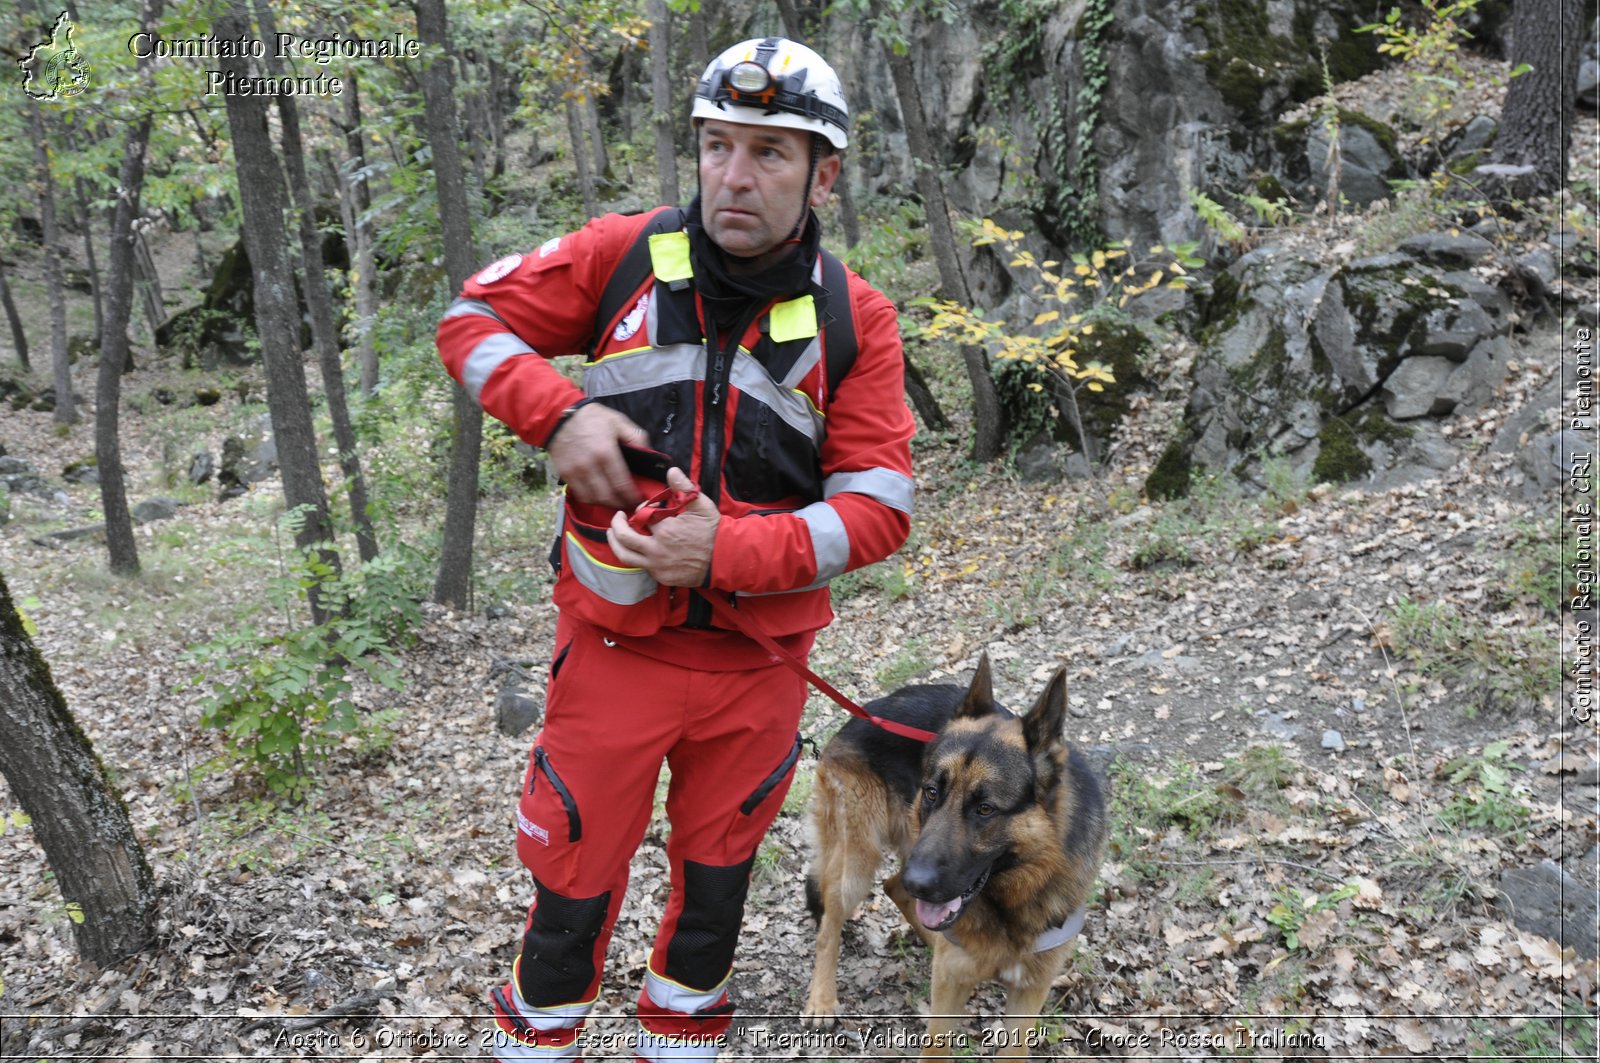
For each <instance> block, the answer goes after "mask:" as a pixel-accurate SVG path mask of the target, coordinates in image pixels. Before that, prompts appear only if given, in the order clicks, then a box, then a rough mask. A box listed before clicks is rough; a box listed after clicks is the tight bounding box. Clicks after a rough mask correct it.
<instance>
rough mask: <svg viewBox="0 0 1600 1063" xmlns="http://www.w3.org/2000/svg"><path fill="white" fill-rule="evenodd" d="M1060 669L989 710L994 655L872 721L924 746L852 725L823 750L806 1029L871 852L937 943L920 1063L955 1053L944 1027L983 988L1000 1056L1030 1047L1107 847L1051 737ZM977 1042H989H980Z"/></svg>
mask: <svg viewBox="0 0 1600 1063" xmlns="http://www.w3.org/2000/svg"><path fill="white" fill-rule="evenodd" d="M1066 707H1067V693H1066V671H1065V669H1061V670H1058V671H1057V672H1056V674H1055V675H1054V677H1052V678H1051V680H1050V683H1049V685H1048V686H1047V687H1046V688H1045V691H1044V693H1043V694H1041V695H1040V697H1039V700H1038V702H1037V703H1036V704H1035V705H1034V706H1033V708H1032V709H1031V710H1029V712H1028V714H1027V715H1026V716H1024V717H1022V718H1020V719H1019V718H1018V717H1017V716H1015V715H1013V714H1012V713H1011V712H1010V711H1009V710H1007V709H1006V708H1004V707H1003V706H1001V705H998V704H996V703H995V700H994V693H993V686H992V683H991V680H990V672H989V658H988V655H987V654H985V655H984V656H983V657H982V659H981V660H980V661H979V662H978V670H977V674H976V675H975V676H974V677H973V680H972V686H971V688H970V689H969V690H965V691H964V690H962V689H961V688H960V687H957V686H948V685H941V686H912V687H905V688H903V689H901V690H897V691H895V692H894V693H892V694H889V695H888V696H887V697H884V698H881V699H879V700H877V701H875V702H873V703H872V704H871V705H870V706H868V709H869V711H870V712H872V713H873V714H874V715H877V716H881V717H884V718H885V719H892V720H897V721H899V722H902V723H907V724H911V725H912V726H915V727H920V728H923V729H925V730H929V731H935V732H937V738H936V739H935V740H934V741H933V742H931V743H929V744H928V745H926V746H923V745H921V744H920V743H918V742H915V741H912V740H911V739H907V738H902V737H899V736H898V735H893V734H890V733H888V732H887V731H883V730H881V729H879V728H876V727H874V726H872V725H871V724H869V723H867V722H865V721H862V720H852V721H850V722H849V723H847V724H845V726H844V727H843V728H842V729H840V731H839V733H838V734H836V735H835V736H834V737H833V739H832V740H831V741H829V742H828V744H827V746H826V747H825V748H824V749H823V751H822V756H821V758H820V759H819V761H818V764H817V772H816V780H815V783H814V786H813V790H812V794H811V809H810V815H811V821H810V828H811V842H812V847H811V849H812V862H811V872H810V874H809V875H808V876H807V881H806V895H807V897H806V899H807V903H808V905H809V907H810V908H811V914H812V915H813V916H815V917H816V919H817V963H816V968H815V969H814V971H813V972H812V976H811V992H810V998H809V1000H808V1001H807V1003H806V1020H807V1021H808V1022H809V1023H811V1024H812V1025H817V1026H820V1025H823V1024H826V1023H829V1022H831V1021H833V1020H834V1019H835V1018H836V1017H837V1015H838V1011H839V995H838V966H839V942H840V934H841V932H842V930H843V927H844V922H845V920H846V919H848V918H849V917H850V916H851V915H852V914H853V913H854V912H855V910H856V908H857V906H858V905H860V904H861V902H862V901H863V900H865V899H866V896H867V894H868V893H869V892H871V890H872V886H873V882H874V880H875V879H876V878H877V870H878V865H879V862H880V860H881V859H882V851H883V850H885V849H888V850H892V851H894V852H896V853H898V854H899V857H900V872H899V873H898V874H896V875H894V876H893V877H891V878H889V879H888V880H887V881H885V882H884V884H883V888H884V892H885V893H887V894H888V895H889V897H890V898H892V899H893V900H894V902H895V904H897V905H898V906H899V907H900V910H901V911H902V912H903V913H905V917H906V919H907V921H909V922H910V923H911V925H912V926H914V927H916V929H917V930H918V931H919V932H920V933H921V935H922V936H923V938H924V939H926V940H927V941H928V942H929V943H930V944H931V945H932V946H933V1001H932V1010H931V1014H930V1017H929V1019H928V1029H927V1034H926V1037H925V1038H924V1040H923V1041H922V1042H921V1044H922V1048H923V1052H922V1058H924V1059H943V1058H947V1057H949V1056H951V1055H952V1054H953V1052H952V1047H953V1046H954V1042H955V1041H956V1038H955V1037H954V1019H955V1017H956V1016H957V1015H959V1014H960V1013H961V1012H962V1011H963V1010H964V1009H965V1007H966V1004H967V999H968V997H970V996H971V995H972V991H973V989H974V988H975V987H976V986H977V984H978V982H979V981H980V980H982V979H986V978H996V977H997V978H999V980H1000V981H1001V982H1002V983H1003V984H1004V985H1005V987H1006V1013H1007V1015H1006V1025H1007V1030H1006V1032H1005V1035H1004V1036H1003V1037H1000V1038H996V1039H995V1040H994V1042H993V1043H995V1044H996V1045H997V1047H998V1048H999V1049H1000V1051H999V1054H1000V1055H1001V1056H1007V1057H1021V1056H1026V1055H1028V1054H1029V1052H1028V1049H1029V1048H1030V1047H1035V1046H1037V1045H1038V1044H1040V1041H1039V1039H1038V1037H1037V1034H1036V1032H1035V1024H1036V1021H1037V1019H1038V1016H1039V1012H1040V1009H1041V1008H1042V1007H1043V1005H1044V1002H1045V997H1046V996H1047V995H1048V993H1049V991H1050V985H1051V983H1052V982H1053V981H1054V980H1055V977H1056V975H1057V974H1059V973H1060V971H1061V968H1062V965H1063V964H1064V963H1065V962H1066V959H1067V956H1068V954H1069V953H1070V952H1071V950H1070V949H1067V948H1063V947H1062V945H1064V944H1065V942H1066V941H1067V939H1069V938H1070V937H1071V936H1072V935H1073V933H1075V931H1076V928H1077V926H1081V924H1082V919H1083V908H1084V905H1085V903H1086V902H1087V901H1088V899H1089V895H1090V892H1091V890H1092V889H1093V887H1094V880H1095V874H1096V872H1097V871H1098V869H1099V867H1100V861H1101V859H1102V857H1103V855H1104V849H1105V841H1106V814H1105V801H1104V799H1103V797H1102V796H1101V792H1100V786H1099V784H1098V783H1097V782H1096V780H1095V776H1094V774H1093V772H1092V771H1091V769H1090V768H1089V765H1088V762H1087V761H1086V760H1085V759H1084V758H1083V755H1082V754H1081V753H1079V752H1078V751H1077V750H1076V749H1073V748H1072V747H1071V746H1069V745H1068V743H1067V742H1066V740H1065V739H1064V738H1063V737H1062V733H1061V732H1062V725H1063V722H1064V719H1065V715H1066ZM986 1040H987V1039H986Z"/></svg>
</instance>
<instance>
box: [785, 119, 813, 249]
mask: <svg viewBox="0 0 1600 1063" xmlns="http://www.w3.org/2000/svg"><path fill="white" fill-rule="evenodd" d="M821 161H822V137H821V136H820V135H818V134H816V133H812V134H811V165H810V167H809V168H808V169H807V170H806V189H805V191H804V192H801V193H800V217H799V218H797V219H796V220H795V223H794V228H793V229H792V230H791V231H790V233H789V235H788V236H786V237H784V239H783V241H782V242H783V243H784V244H798V243H799V242H800V230H802V229H804V228H805V225H806V216H807V215H808V214H810V213H811V185H812V183H813V182H815V181H816V179H817V164H818V163H820V162H821Z"/></svg>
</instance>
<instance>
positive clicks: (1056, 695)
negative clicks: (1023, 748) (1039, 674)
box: [1022, 668, 1067, 757]
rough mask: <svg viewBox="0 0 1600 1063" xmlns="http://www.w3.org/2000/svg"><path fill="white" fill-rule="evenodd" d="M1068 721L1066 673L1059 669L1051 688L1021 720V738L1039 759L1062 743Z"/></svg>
mask: <svg viewBox="0 0 1600 1063" xmlns="http://www.w3.org/2000/svg"><path fill="white" fill-rule="evenodd" d="M1066 720H1067V670H1066V669H1065V668H1057V669H1056V674H1055V675H1053V676H1051V677H1050V684H1049V685H1048V686H1046V687H1045V688H1044V693H1043V694H1040V695H1039V700H1038V701H1036V702H1034V705H1033V708H1031V709H1029V710H1028V715H1027V716H1025V717H1023V720H1022V736H1023V738H1025V739H1026V740H1027V743H1028V752H1029V753H1032V754H1033V755H1034V756H1035V757H1038V756H1039V755H1040V754H1041V753H1045V752H1048V751H1049V750H1050V749H1051V748H1053V747H1054V746H1056V745H1058V744H1060V742H1061V729H1062V727H1063V725H1065V723H1066Z"/></svg>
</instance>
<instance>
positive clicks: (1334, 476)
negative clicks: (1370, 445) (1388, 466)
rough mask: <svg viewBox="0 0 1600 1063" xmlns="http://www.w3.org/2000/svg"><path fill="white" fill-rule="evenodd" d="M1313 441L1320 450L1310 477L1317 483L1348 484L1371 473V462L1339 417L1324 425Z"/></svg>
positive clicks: (1346, 423) (1352, 431) (1351, 430)
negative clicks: (1318, 445) (1315, 440)
mask: <svg viewBox="0 0 1600 1063" xmlns="http://www.w3.org/2000/svg"><path fill="white" fill-rule="evenodd" d="M1317 442H1318V443H1319V444H1320V448H1319V449H1318V451H1317V460H1316V461H1315V462H1313V463H1312V466H1311V476H1312V478H1313V479H1314V480H1316V481H1317V482H1318V483H1349V482H1350V481H1352V480H1359V479H1361V478H1362V477H1363V476H1366V475H1367V474H1368V473H1370V472H1371V471H1372V459H1371V458H1369V457H1368V456H1367V452H1366V451H1364V450H1362V449H1361V443H1360V441H1359V440H1358V439H1357V438H1356V431H1355V429H1354V428H1352V427H1351V426H1350V424H1349V423H1348V422H1347V421H1345V420H1344V419H1343V418H1339V417H1335V418H1333V419H1331V420H1330V421H1328V422H1327V423H1326V424H1324V425H1323V426H1322V431H1321V432H1320V433H1319V434H1318V435H1317Z"/></svg>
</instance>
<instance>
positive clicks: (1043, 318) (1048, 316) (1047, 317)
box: [1033, 310, 1061, 327]
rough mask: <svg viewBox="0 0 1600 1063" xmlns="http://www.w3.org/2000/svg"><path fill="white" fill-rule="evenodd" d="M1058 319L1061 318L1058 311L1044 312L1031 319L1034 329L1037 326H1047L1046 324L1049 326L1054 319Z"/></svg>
mask: <svg viewBox="0 0 1600 1063" xmlns="http://www.w3.org/2000/svg"><path fill="white" fill-rule="evenodd" d="M1060 317H1061V311H1059V310H1046V311H1045V312H1044V313H1042V314H1040V315H1039V316H1038V317H1036V318H1034V319H1033V324H1034V326H1035V327H1038V326H1039V325H1048V324H1050V322H1052V321H1055V320H1056V319H1058V318H1060Z"/></svg>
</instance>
